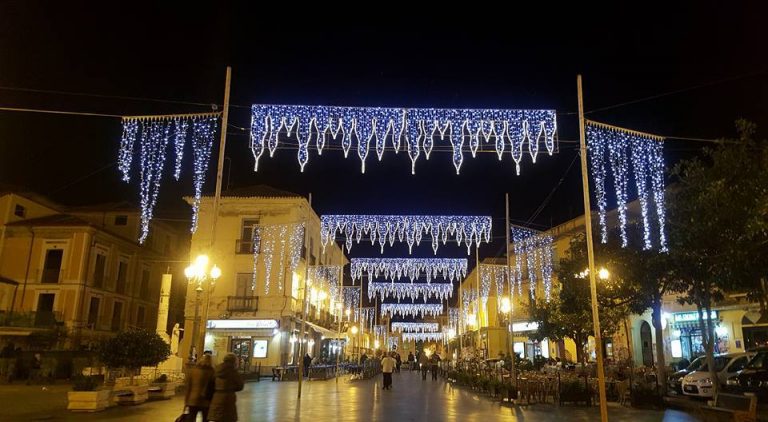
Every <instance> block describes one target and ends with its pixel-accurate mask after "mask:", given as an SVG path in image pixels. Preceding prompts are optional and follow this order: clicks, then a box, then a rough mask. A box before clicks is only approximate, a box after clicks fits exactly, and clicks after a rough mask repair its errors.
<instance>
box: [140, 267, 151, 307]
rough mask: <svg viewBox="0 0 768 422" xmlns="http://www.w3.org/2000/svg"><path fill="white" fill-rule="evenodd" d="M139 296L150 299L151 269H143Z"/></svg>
mask: <svg viewBox="0 0 768 422" xmlns="http://www.w3.org/2000/svg"><path fill="white" fill-rule="evenodd" d="M139 297H140V298H142V299H144V300H148V299H149V269H147V268H145V269H143V270H141V286H140V287H139Z"/></svg>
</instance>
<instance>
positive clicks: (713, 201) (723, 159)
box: [669, 120, 768, 389]
mask: <svg viewBox="0 0 768 422" xmlns="http://www.w3.org/2000/svg"><path fill="white" fill-rule="evenodd" d="M736 126H737V130H738V134H739V139H735V140H722V141H720V142H719V144H718V145H716V146H715V147H713V148H708V149H706V150H705V151H704V155H703V157H702V158H694V159H690V160H685V161H683V162H681V163H679V164H678V165H677V166H675V167H674V168H673V170H672V175H673V176H674V177H676V178H677V180H678V182H679V183H678V184H677V186H676V189H675V190H674V191H673V193H674V195H672V198H671V200H670V206H669V243H670V259H671V260H672V261H673V263H674V265H672V268H673V269H674V275H675V277H676V278H677V279H678V280H679V281H681V282H683V283H684V285H685V286H686V290H685V296H684V297H683V298H682V301H684V302H687V303H691V304H694V305H696V308H697V310H698V312H699V316H700V318H699V319H700V324H701V329H702V337H703V339H704V341H703V342H704V347H705V350H706V354H707V361H708V364H709V365H708V366H709V368H710V369H711V370H712V368H714V365H713V364H712V363H713V358H712V356H713V353H714V343H715V334H714V324H713V322H712V321H711V320H710V318H709V316H710V315H711V310H712V307H713V305H714V304H715V303H717V302H718V301H720V300H722V299H723V298H724V296H725V294H727V293H729V292H746V293H747V294H748V295H749V296H750V298H751V299H753V300H756V301H758V302H759V303H760V305H761V309H762V310H763V312H765V310H766V302H767V301H766V288H765V274H766V272H767V270H768V261H766V260H765V256H766V253H768V221H767V219H766V216H768V149H767V148H766V145H765V143H764V142H763V143H758V142H756V141H754V139H753V135H754V132H755V126H754V125H753V124H751V123H748V122H746V121H743V120H741V121H738V122H737V124H736ZM712 377H713V379H716V378H715V377H714V374H712ZM713 385H714V386H715V387H714V388H715V389H717V387H718V386H717V383H713Z"/></svg>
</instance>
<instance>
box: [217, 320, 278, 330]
mask: <svg viewBox="0 0 768 422" xmlns="http://www.w3.org/2000/svg"><path fill="white" fill-rule="evenodd" d="M279 326H280V324H279V323H278V321H277V320H276V319H212V320H209V321H208V326H207V327H208V328H209V329H217V328H218V329H221V330H255V329H265V328H266V329H272V328H278V327H279Z"/></svg>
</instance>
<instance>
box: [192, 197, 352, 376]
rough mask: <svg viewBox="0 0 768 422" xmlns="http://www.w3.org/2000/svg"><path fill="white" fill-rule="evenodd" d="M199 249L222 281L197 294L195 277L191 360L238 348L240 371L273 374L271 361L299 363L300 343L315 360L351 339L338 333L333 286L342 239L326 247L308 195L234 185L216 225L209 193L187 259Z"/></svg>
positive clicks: (341, 258) (223, 200)
mask: <svg viewBox="0 0 768 422" xmlns="http://www.w3.org/2000/svg"><path fill="white" fill-rule="evenodd" d="M190 201H191V199H190ZM300 225H306V226H307V227H308V230H307V239H308V240H307V242H305V241H304V236H303V234H302V233H303V232H301V231H297V230H296V229H297V227H298V226H300ZM254 233H256V237H254ZM254 248H256V250H257V251H258V254H254ZM200 254H205V255H207V256H208V257H209V261H210V263H211V264H215V265H217V266H218V267H219V268H221V270H222V275H221V277H220V279H218V280H216V282H215V284H211V283H203V284H202V285H201V287H202V289H201V290H200V293H199V295H198V293H197V291H198V289H197V284H196V283H190V284H189V285H188V288H187V303H186V314H185V315H186V320H185V324H184V329H185V333H184V337H183V340H182V343H181V353H183V354H184V356H189V357H193V356H196V355H197V354H198V353H200V350H201V349H203V348H204V350H210V351H211V352H212V353H213V355H214V358H215V359H217V358H220V357H221V356H223V355H224V354H226V353H235V354H236V355H237V356H238V358H239V367H240V369H241V371H243V372H256V371H258V370H260V371H261V373H263V374H271V373H272V368H274V367H280V366H286V365H294V364H297V363H298V360H299V359H300V356H299V345H300V343H301V344H303V345H304V346H305V347H304V348H303V350H306V351H307V352H308V353H309V354H310V356H318V357H324V358H326V359H329V358H330V357H331V356H333V355H334V353H339V350H338V347H339V343H340V342H338V341H335V340H334V339H335V338H338V337H341V338H342V339H345V338H346V336H345V335H344V333H343V332H342V333H341V334H340V332H339V331H338V330H339V329H340V328H341V329H344V324H343V323H342V324H339V320H340V317H341V318H342V319H343V318H344V316H343V309H342V307H341V306H340V301H339V300H337V301H334V295H333V294H332V292H331V284H332V283H341V280H342V278H341V277H342V274H341V270H342V268H343V266H344V265H345V264H346V263H347V260H346V258H345V257H344V254H343V252H342V250H341V248H340V247H339V246H338V245H337V244H335V243H333V242H332V243H330V244H328V245H327V246H326V247H325V248H323V247H322V245H321V243H320V218H319V217H318V216H317V214H316V213H315V212H314V211H313V210H312V209H311V208H310V206H309V203H308V201H307V200H306V199H305V198H303V197H301V196H299V195H297V194H294V193H291V192H285V191H280V190H277V189H273V188H270V187H268V186H263V185H261V186H254V187H249V188H240V189H233V190H228V191H225V192H223V193H222V196H221V200H220V203H219V208H218V216H217V218H216V221H215V223H214V215H213V198H212V197H203V198H202V201H201V204H200V213H199V226H198V228H197V231H196V232H195V233H194V235H193V236H192V243H191V248H190V260H194V259H195V257H197V256H198V255H200ZM307 265H309V267H307ZM319 267H322V268H325V269H326V270H328V271H336V270H338V272H339V273H338V277H335V276H333V275H332V274H330V275H329V274H326V277H320V276H318V275H317V274H318V273H317V272H316V271H315V269H317V268H319ZM331 269H333V270H331ZM305 279H306V281H307V282H306V289H305ZM337 285H338V284H337ZM305 298H306V299H307V309H306V319H304V320H303V326H304V331H303V332H301V327H302V305H303V304H304V299H305ZM196 314H197V315H198V318H199V320H198V323H197V324H195V315H196ZM349 326H350V325H349V324H347V328H349ZM195 329H197V330H198V331H197V335H194V331H195ZM193 337H194V339H193ZM193 340H194V341H193ZM193 343H194V344H193Z"/></svg>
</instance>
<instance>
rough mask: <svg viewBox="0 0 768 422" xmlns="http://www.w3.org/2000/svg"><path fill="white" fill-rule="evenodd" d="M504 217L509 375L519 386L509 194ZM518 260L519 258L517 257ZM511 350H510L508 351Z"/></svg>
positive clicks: (506, 198)
mask: <svg viewBox="0 0 768 422" xmlns="http://www.w3.org/2000/svg"><path fill="white" fill-rule="evenodd" d="M504 210H505V212H504V215H505V217H504V218H505V221H506V224H505V226H506V233H505V239H506V242H507V244H506V251H507V265H506V270H507V285H508V287H509V306H510V308H509V320H508V321H507V334H509V341H508V342H507V346H509V343H512V354H511V355H510V356H509V359H510V360H511V361H512V363H511V366H510V368H509V374H510V376H511V377H512V379H513V380H514V381H515V385H517V373H516V371H515V337H514V335H513V334H514V332H513V331H512V313H513V312H514V310H515V308H514V304H513V302H512V289H513V286H512V264H511V260H512V256H511V255H510V253H509V231H510V230H511V227H510V224H509V194H508V193H506V194H504ZM515 259H517V257H515ZM507 350H509V349H507Z"/></svg>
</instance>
